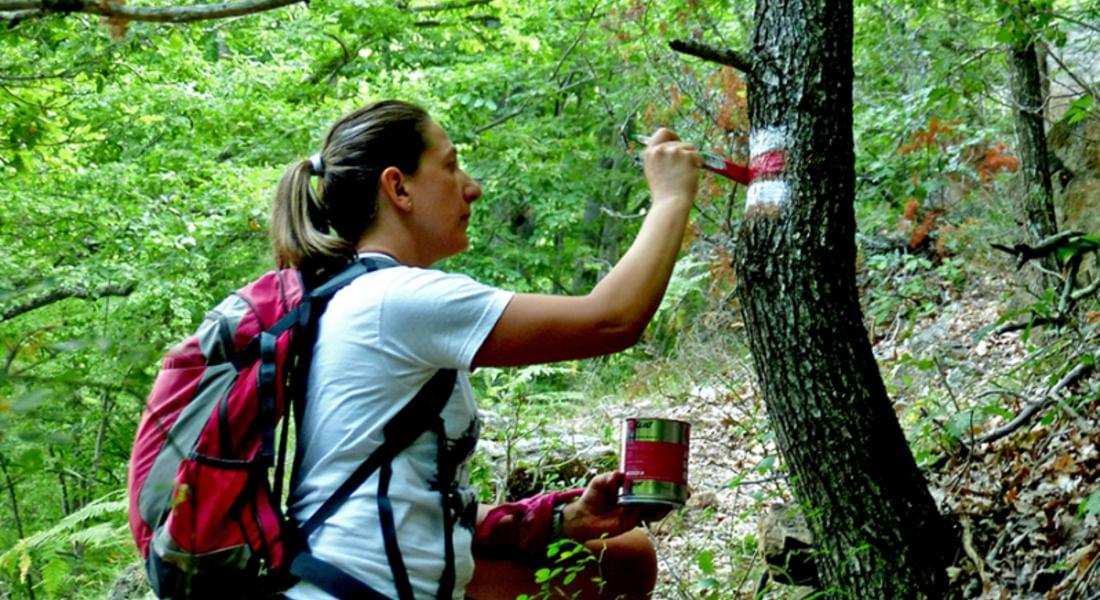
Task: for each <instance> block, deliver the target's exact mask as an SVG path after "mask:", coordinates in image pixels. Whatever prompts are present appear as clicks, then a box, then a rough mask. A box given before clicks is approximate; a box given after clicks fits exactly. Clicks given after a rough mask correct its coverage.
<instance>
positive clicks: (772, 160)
mask: <svg viewBox="0 0 1100 600" xmlns="http://www.w3.org/2000/svg"><path fill="white" fill-rule="evenodd" d="M786 162H787V153H786V152H784V151H782V150H772V151H771V152H765V153H764V154H760V155H757V156H755V157H753V159H752V162H751V163H750V164H749V181H754V180H756V178H758V177H764V176H767V175H778V174H780V173H782V172H783V166H784V165H785V164H786Z"/></svg>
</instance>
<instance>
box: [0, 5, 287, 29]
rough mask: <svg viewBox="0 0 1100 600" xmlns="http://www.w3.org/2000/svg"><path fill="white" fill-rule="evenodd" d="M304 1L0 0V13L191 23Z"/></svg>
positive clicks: (236, 15) (261, 10)
mask: <svg viewBox="0 0 1100 600" xmlns="http://www.w3.org/2000/svg"><path fill="white" fill-rule="evenodd" d="M305 1H306V0H242V1H240V2H221V3H217V4H196V5H192V6H160V7H158V6H134V5H130V4H115V3H113V2H100V1H99V0H0V13H17V14H20V15H23V16H24V18H25V16H26V15H27V13H26V12H25V11H39V12H40V14H42V15H45V14H47V13H60V14H68V13H76V12H78V13H87V14H90V15H99V16H103V17H113V18H116V19H122V20H127V21H151V22H156V23H191V22H194V21H206V20H211V19H225V18H229V17H240V16H243V15H249V14H253V13H258V12H264V11H268V10H273V9H276V8H282V7H284V6H287V5H290V4H297V3H299V2H305Z"/></svg>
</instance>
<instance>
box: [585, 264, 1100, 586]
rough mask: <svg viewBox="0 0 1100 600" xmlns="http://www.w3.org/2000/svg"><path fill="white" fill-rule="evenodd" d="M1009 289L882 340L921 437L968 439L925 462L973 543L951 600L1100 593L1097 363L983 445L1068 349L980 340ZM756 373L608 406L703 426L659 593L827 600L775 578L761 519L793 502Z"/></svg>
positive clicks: (672, 524)
mask: <svg viewBox="0 0 1100 600" xmlns="http://www.w3.org/2000/svg"><path fill="white" fill-rule="evenodd" d="M1006 286H1007V284H1004V283H1002V282H998V281H995V280H993V279H992V278H987V279H985V280H983V281H980V282H969V283H968V285H967V286H966V288H965V289H962V290H959V291H957V292H945V294H944V297H943V298H942V301H943V303H942V304H941V305H940V306H939V307H938V308H937V309H936V310H935V311H932V312H931V313H930V314H928V315H927V316H925V317H923V318H920V319H916V320H914V321H913V322H911V323H908V324H906V325H905V326H904V327H902V326H901V325H895V326H893V327H888V328H884V331H879V332H873V334H872V335H873V336H876V337H877V339H876V341H875V345H874V350H875V354H876V357H877V358H878V360H879V364H880V369H881V371H882V374H883V378H884V379H885V380H886V383H887V386H888V387H889V388H890V391H891V396H892V400H893V402H894V404H895V409H896V412H897V414H898V416H899V420H900V422H901V423H902V425H903V428H905V429H906V432H907V434H909V435H910V437H911V438H912V437H913V435H914V432H918V433H917V435H924V436H925V438H930V439H942V436H939V435H938V432H940V430H942V431H943V432H947V431H948V430H949V429H951V428H952V427H954V428H955V431H957V432H960V431H961V432H962V433H957V434H956V436H955V438H954V439H956V440H959V439H961V440H962V442H963V444H964V445H959V444H957V443H956V444H954V445H953V447H952V446H951V445H946V446H939V447H931V448H930V451H929V452H928V453H927V454H925V453H923V452H915V454H916V455H917V458H918V461H919V462H920V463H921V466H922V469H923V470H924V472H925V475H926V477H927V478H928V480H929V484H930V488H931V492H932V495H933V497H934V498H935V500H936V502H937V504H938V505H939V507H940V510H941V512H942V513H943V514H945V515H947V516H948V518H949V519H950V521H951V522H952V523H953V524H954V526H955V529H956V532H957V533H958V535H959V538H960V539H961V540H962V549H961V550H960V551H959V552H958V554H957V556H956V558H955V561H954V564H953V566H952V567H951V568H950V569H949V570H948V575H949V577H950V579H951V582H952V596H954V597H966V598H983V599H1001V598H1088V599H1094V598H1098V597H1100V567H1098V566H1097V565H1098V564H1100V560H1097V558H1098V555H1100V491H1098V489H1097V482H1098V481H1100V452H1098V448H1100V428H1098V427H1097V417H1098V416H1100V415H1098V412H1100V406H1098V404H1100V403H1098V402H1097V401H1096V398H1097V394H1096V391H1095V390H1096V389H1097V386H1098V385H1100V378H1098V377H1097V375H1096V374H1095V372H1094V371H1093V370H1092V369H1083V368H1082V369H1078V370H1077V371H1078V372H1079V373H1080V376H1078V377H1067V376H1061V377H1060V379H1063V380H1065V381H1064V385H1063V386H1062V387H1061V388H1060V389H1059V390H1058V391H1057V393H1055V394H1050V399H1051V400H1052V401H1051V402H1048V403H1046V404H1045V405H1044V406H1045V408H1044V410H1041V411H1038V412H1037V414H1036V415H1035V417H1034V418H1033V419H1031V420H1029V421H1028V422H1026V423H1024V424H1023V425H1022V426H1020V427H1018V428H1017V429H1014V430H1013V431H1012V432H1011V433H1007V434H1005V435H1004V436H1003V437H1001V438H1000V439H998V440H996V441H990V442H988V443H983V442H981V441H979V440H981V438H982V436H983V435H990V434H991V433H992V432H994V431H996V430H997V429H998V428H1004V427H1005V426H1006V424H1007V423H1009V422H1010V420H1011V418H1012V417H1013V416H1014V415H1015V414H1016V413H1018V412H1020V411H1021V410H1023V409H1024V408H1026V407H1027V406H1028V405H1029V404H1031V403H1034V402H1039V401H1042V400H1043V399H1044V398H1045V397H1047V394H1048V391H1049V390H1051V389H1052V388H1053V387H1055V385H1056V380H1057V379H1059V377H1054V375H1056V374H1051V375H1050V376H1046V377H1044V376H1042V375H1043V374H1042V373H1041V372H1039V373H1035V372H1034V371H1035V370H1036V369H1039V370H1041V369H1043V366H1042V364H1043V363H1042V362H1041V361H1042V358H1043V357H1044V356H1047V357H1048V358H1049V354H1050V353H1052V352H1054V351H1055V350H1057V349H1058V348H1056V346H1057V345H1059V344H1063V345H1064V344H1067V343H1069V342H1065V341H1064V340H1059V339H1052V340H1048V341H1044V342H1042V343H1040V341H1038V334H1036V335H1033V336H1032V337H1031V340H1030V342H1028V341H1027V338H1026V336H1024V335H1023V334H1022V333H1021V332H1011V333H1003V334H993V333H990V334H988V335H985V336H984V337H981V338H980V339H978V338H979V336H978V335H977V334H978V332H979V331H982V329H983V328H985V327H987V326H989V325H990V324H992V323H994V322H995V321H996V320H997V319H998V317H999V316H1000V315H1001V314H1002V313H1003V312H1004V310H1005V309H1004V300H1003V298H1004V297H1005V295H1004V294H1003V292H1004V291H1005V288H1006ZM1077 342H1082V340H1077ZM1083 343H1091V344H1093V345H1095V344H1096V341H1095V339H1093V340H1091V341H1089V340H1083ZM1044 344H1045V345H1044ZM1093 350H1095V348H1093ZM922 357H924V358H922ZM929 359H930V360H929ZM1060 366H1064V365H1060ZM741 367H743V368H741ZM741 367H739V368H735V369H734V371H737V372H736V373H731V374H730V377H729V378H728V379H726V381H725V382H724V383H723V384H722V385H720V386H712V387H697V388H695V389H693V390H691V392H690V393H687V394H681V395H676V394H671V395H669V394H665V395H656V396H653V397H652V398H651V399H649V400H644V399H643V400H631V401H630V403H629V405H617V406H612V407H610V408H608V409H606V410H607V411H608V414H607V415H606V416H607V417H608V418H610V419H613V420H614V419H620V418H622V417H625V416H639V415H649V416H658V415H659V416H662V417H667V418H675V419H683V420H687V421H690V422H691V423H692V425H693V429H692V436H691V437H692V440H691V460H690V467H689V472H690V483H691V486H692V489H693V496H692V498H691V499H690V500H689V502H688V505H687V506H686V507H685V509H683V510H681V511H678V512H677V513H674V514H673V515H671V516H670V517H668V518H666V519H665V520H664V521H663V522H661V523H658V524H654V525H652V526H651V528H650V532H651V534H652V539H653V540H654V542H655V544H656V546H657V549H658V556H659V561H660V566H661V576H660V580H659V584H658V588H657V593H656V596H655V597H657V598H669V599H671V598H734V597H736V598H794V597H799V598H801V597H807V596H812V595H813V589H812V588H807V587H794V586H782V585H775V584H770V583H766V582H765V581H763V580H762V573H763V570H762V560H763V559H762V558H761V556H762V555H761V552H760V551H759V550H758V544H757V539H758V537H759V534H758V532H757V522H758V520H759V519H760V518H761V516H762V515H764V514H765V513H766V512H767V509H768V507H769V506H770V505H771V504H773V503H779V502H790V501H792V496H791V493H790V490H789V488H788V486H787V482H786V474H785V473H786V471H785V470H784V469H783V467H782V465H781V460H780V459H779V458H778V457H777V450H776V447H775V444H774V442H773V441H772V435H771V434H770V432H769V431H770V430H769V427H768V424H767V420H766V416H765V410H764V406H763V401H762V398H761V396H760V394H759V391H758V390H757V389H755V387H754V386H753V383H752V381H751V376H748V373H749V369H748V368H747V365H742V366H741ZM1052 378H1053V379H1054V380H1053V381H1052ZM1088 390H1091V392H1089V391H1088ZM1081 396H1083V397H1085V401H1084V402H1082V401H1080V397H1081ZM1075 400H1076V403H1075ZM960 425H965V427H961V428H960ZM922 431H923V432H924V433H923V434H921V433H920V432H922ZM929 444H930V442H929V440H928V439H925V440H924V441H922V442H918V444H917V445H922V446H929ZM966 448H969V450H967V449H966Z"/></svg>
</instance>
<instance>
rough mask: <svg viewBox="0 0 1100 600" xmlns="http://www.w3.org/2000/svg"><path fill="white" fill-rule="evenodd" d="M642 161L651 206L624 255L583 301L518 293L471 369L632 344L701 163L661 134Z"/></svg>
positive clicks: (653, 303)
mask: <svg viewBox="0 0 1100 600" xmlns="http://www.w3.org/2000/svg"><path fill="white" fill-rule="evenodd" d="M644 162H645V173H646V180H647V181H648V183H649V189H650V193H651V195H652V198H653V201H652V205H651V207H650V209H649V213H648V214H647V215H646V218H645V221H644V222H643V223H642V228H641V230H640V231H638V236H637V237H636V238H635V239H634V243H633V244H631V246H630V250H628V251H627V253H626V254H625V255H624V256H623V257H622V259H620V260H619V262H618V263H617V264H616V265H615V267H614V268H613V269H612V270H611V272H610V273H608V274H607V276H606V277H604V278H603V279H602V280H601V281H600V282H599V283H598V284H596V287H595V288H593V289H592V292H591V293H589V294H588V295H585V296H553V295H542V294H517V295H516V297H515V298H513V299H512V301H511V302H510V303H509V304H508V307H507V308H506V309H505V310H504V313H503V314H502V315H501V317H500V319H499V320H498V321H497V323H496V326H495V327H494V328H493V331H492V332H491V333H490V334H489V336H488V337H487V338H486V339H485V342H483V343H482V345H481V348H480V349H479V350H478V352H477V354H476V355H475V356H474V360H473V366H474V367H503V366H516V365H527V364H535V363H545V362H553V361H559V360H571V359H578V358H588V357H591V356H598V355H601V354H609V353H611V352H616V351H619V350H623V349H625V348H629V347H630V346H632V345H634V344H635V343H636V342H637V341H638V339H639V338H640V337H641V335H642V332H643V331H645V328H646V325H648V324H649V320H650V319H651V318H652V317H653V313H654V312H656V311H657V307H658V306H659V305H660V303H661V298H662V297H663V296H664V293H665V288H666V287H667V286H668V280H669V277H670V276H671V275H672V267H673V265H674V264H675V262H676V255H677V253H678V252H679V250H680V244H681V242H682V241H683V236H684V229H685V227H686V225H687V220H688V212H689V211H690V210H691V205H692V201H693V200H694V198H695V192H696V190H697V188H698V173H699V167H700V165H701V164H702V158H701V157H700V156H699V153H698V152H697V151H696V149H695V148H694V147H693V146H691V145H689V144H685V143H682V142H680V141H679V140H678V139H677V137H676V135H675V134H674V133H672V132H671V131H669V130H667V129H661V130H660V131H658V132H657V133H656V134H655V135H654V136H653V137H652V138H651V140H650V143H649V146H647V147H646V150H645V154H644Z"/></svg>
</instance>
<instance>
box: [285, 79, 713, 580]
mask: <svg viewBox="0 0 1100 600" xmlns="http://www.w3.org/2000/svg"><path fill="white" fill-rule="evenodd" d="M644 158H645V172H646V178H647V180H648V183H649V188H650V191H651V193H652V196H653V203H652V207H651V208H650V210H649V213H648V215H647V216H646V219H645V221H644V223H643V225H642V228H641V230H640V231H639V233H638V237H637V238H636V240H635V242H634V243H633V245H632V246H631V248H630V250H629V251H628V252H627V253H626V255H624V256H623V258H622V260H620V261H619V263H618V264H617V265H616V266H615V268H614V269H613V270H612V271H611V272H610V273H609V274H608V275H607V276H606V277H605V278H604V279H603V280H602V281H600V283H599V284H598V285H596V287H595V288H594V289H593V290H592V292H591V293H590V294H588V295H586V296H577V297H569V296H550V295H537V294H514V293H511V292H506V291H503V290H499V289H496V288H492V287H488V286H485V285H482V284H480V283H477V282H475V281H473V280H472V279H470V278H468V277H465V276H462V275H454V274H447V273H443V272H440V271H437V270H433V269H430V267H431V265H433V264H434V263H436V262H437V261H439V260H441V259H444V258H446V257H448V256H452V255H455V254H457V253H459V252H462V251H463V250H465V249H466V248H467V246H468V245H469V240H468V238H467V234H466V230H467V226H468V224H469V217H470V212H471V210H472V205H473V203H474V202H475V201H476V200H477V199H478V198H479V197H480V196H481V188H480V186H479V185H478V184H477V182H475V181H474V180H473V179H471V178H470V176H469V175H467V174H466V173H465V172H464V171H463V170H462V169H461V167H460V166H459V164H458V158H457V153H456V150H455V147H454V145H453V144H452V143H451V142H450V140H449V139H448V137H447V134H446V132H444V131H443V129H442V128H441V127H440V126H439V125H438V124H436V123H435V122H434V121H433V120H432V119H431V118H430V117H429V116H428V115H427V114H426V113H425V112H424V111H423V110H422V109H420V108H419V107H417V106H414V105H411V104H408V103H405V102H400V101H384V102H379V103H376V104H373V105H371V106H368V107H365V108H362V109H359V110H356V111H355V112H352V113H351V114H349V115H347V116H345V117H344V118H343V119H341V120H340V121H339V122H337V123H336V124H335V125H334V126H333V127H332V129H331V130H330V131H329V133H328V135H327V137H326V139H325V142H324V146H323V148H322V150H321V152H320V153H319V154H317V155H314V156H313V157H311V159H310V160H306V161H302V162H300V163H298V164H296V165H294V166H292V167H290V168H289V169H288V170H287V172H286V174H285V175H284V176H283V179H282V180H281V181H280V184H279V188H278V190H277V192H276V198H275V203H274V207H273V212H272V230H271V231H272V241H273V245H274V249H275V256H276V260H277V262H278V263H279V265H280V266H284V267H285V266H295V267H300V268H302V270H303V272H304V273H306V275H307V278H308V277H313V278H317V279H320V278H323V277H324V275H325V274H326V273H330V272H332V271H333V270H334V269H336V268H337V267H338V266H339V265H343V264H346V263H347V262H348V261H349V260H352V259H353V258H355V257H356V256H360V257H365V258H370V259H373V260H374V261H376V262H378V263H380V264H382V265H383V266H388V268H383V269H380V270H378V271H375V272H372V273H370V274H368V275H365V276H362V277H360V278H359V279H357V280H356V281H354V282H353V283H351V284H350V285H348V286H347V287H346V288H344V289H343V290H341V291H340V292H338V293H337V294H336V295H335V296H334V297H333V299H332V300H331V302H330V303H329V306H328V308H327V310H326V311H325V313H324V315H323V316H322V318H321V320H320V325H319V329H318V336H317V342H316V345H315V347H314V353H313V357H312V362H311V368H310V369H311V370H310V375H309V382H308V386H307V388H308V390H307V395H306V398H307V400H306V404H305V406H306V408H305V411H304V414H303V415H301V429H300V431H299V436H298V438H299V454H298V457H297V461H298V469H297V476H296V480H295V483H294V485H293V486H292V493H291V500H290V510H291V514H292V515H293V516H294V517H295V518H296V519H297V520H298V521H299V522H304V521H306V520H307V519H308V518H309V517H310V516H311V515H312V514H313V513H314V512H315V511H317V509H318V507H319V506H320V505H321V504H322V503H323V502H324V500H325V499H326V498H328V497H329V496H331V495H332V494H333V492H334V490H335V489H336V488H337V487H338V486H339V485H340V484H341V483H342V482H343V481H345V480H346V479H347V478H348V476H349V474H350V473H351V472H352V471H353V470H354V469H355V468H356V467H357V466H358V465H359V464H360V463H361V462H362V461H363V460H364V457H366V456H368V455H370V454H371V453H372V452H373V451H374V450H376V449H377V448H378V447H379V445H380V444H381V442H382V439H383V429H384V426H385V424H386V423H387V422H389V421H390V419H392V418H393V417H394V415H396V414H397V413H398V411H400V410H401V409H402V408H403V407H405V406H406V405H408V404H409V402H410V401H411V399H412V398H413V397H414V396H416V394H417V393H418V391H420V390H421V388H423V387H425V385H426V383H427V382H429V381H430V380H432V378H433V377H434V376H435V375H436V374H437V373H438V372H440V370H451V369H453V370H455V371H457V373H458V375H457V379H456V382H455V384H454V385H453V389H452V388H450V387H448V388H447V389H448V392H449V399H447V400H446V405H445V406H444V408H443V410H442V419H443V423H444V425H443V428H444V429H445V432H446V435H445V437H446V439H445V444H440V443H439V441H440V439H439V438H438V437H437V436H435V435H432V434H430V433H428V434H424V435H421V436H420V437H418V438H417V439H416V441H415V442H414V443H413V444H412V445H410V446H409V447H408V448H407V449H406V450H404V451H403V452H401V453H400V455H398V456H397V458H396V459H394V460H393V462H392V471H391V472H389V473H387V474H386V475H385V481H384V482H383V481H381V480H379V477H382V476H381V475H374V476H372V478H371V479H369V480H368V481H367V483H366V484H364V485H362V486H360V487H359V488H358V489H357V490H356V491H355V492H354V493H353V494H352V495H351V496H350V498H348V500H347V501H346V502H345V503H344V504H343V505H342V506H340V508H339V509H338V510H337V511H336V512H335V513H334V514H333V515H332V516H331V517H329V518H327V519H325V520H324V524H323V525H321V526H320V527H319V528H318V529H317V530H315V531H314V532H313V533H312V534H311V535H310V537H309V540H308V545H309V550H310V553H311V554H312V555H313V556H314V557H316V558H318V559H320V560H321V561H324V562H325V563H328V564H330V565H332V566H334V567H336V568H338V569H339V570H340V571H343V572H344V573H346V574H348V575H350V576H352V577H354V578H355V579H356V580H359V581H361V582H364V583H366V584H367V585H369V586H370V587H372V588H374V589H375V590H377V591H379V592H380V593H381V595H382V596H388V597H416V598H434V597H437V596H442V597H454V598H463V597H473V598H515V597H516V595H517V594H520V593H533V592H536V591H537V590H538V586H537V585H536V584H535V583H534V566H533V562H532V560H531V559H534V558H536V557H538V556H539V555H541V556H542V557H545V548H546V542H547V540H548V539H550V538H551V537H552V536H554V535H558V536H565V537H572V538H573V539H576V540H578V541H581V542H585V543H586V544H587V545H588V546H589V547H590V548H592V549H594V550H596V551H597V552H599V553H601V555H602V560H601V563H600V565H599V569H598V570H597V571H598V573H599V574H600V576H601V577H602V579H603V580H604V581H605V583H604V590H603V593H604V595H605V597H616V596H620V597H621V596H627V597H645V596H646V595H647V594H648V592H649V591H650V590H652V587H653V585H654V582H655V578H656V562H655V557H654V552H653V548H652V546H651V545H650V543H649V541H648V539H647V538H646V536H645V535H644V533H643V532H640V531H639V530H636V529H635V526H636V525H637V524H638V522H639V514H638V512H637V511H636V510H627V509H623V508H621V507H619V506H617V504H616V494H617V488H618V486H619V484H620V483H621V475H618V474H605V475H601V476H598V477H596V478H595V479H593V481H592V482H591V483H590V484H589V485H588V487H587V488H586V489H585V490H584V493H583V494H581V495H579V496H578V495H577V494H558V495H550V496H544V497H540V498H536V499H534V500H532V501H530V502H528V503H526V504H525V503H517V504H513V505H507V506H505V507H498V508H496V509H490V508H488V507H481V508H480V510H479V507H478V506H477V503H476V494H475V493H474V491H473V490H471V489H470V487H469V484H468V482H469V477H468V473H467V470H466V463H467V461H468V458H469V456H470V454H471V453H472V451H473V449H474V446H475V444H476V441H477V436H478V430H479V423H478V420H477V407H476V403H475V401H474V398H473V394H472V392H471V388H470V384H469V381H468V379H467V374H468V372H469V371H471V370H473V369H475V368H477V367H502V366H515V365H526V364H534V363H544V362H551V361H559V360H570V359H579V358H587V357H591V356H596V355H601V354H607V353H611V352H616V351H619V350H622V349H624V348H627V347H629V346H631V345H633V344H634V343H635V342H636V341H637V340H638V338H639V336H640V335H641V334H642V332H643V331H644V329H645V327H646V325H647V323H648V322H649V320H650V318H651V317H652V316H653V313H654V312H655V311H656V309H657V306H658V304H659V303H660V301H661V297H662V295H663V294H664V290H665V287H666V285H667V283H668V279H669V276H670V274H671V272H672V267H673V263H674V262H675V259H676V254H677V252H678V250H679V247H680V243H681V239H682V236H683V232H684V228H685V225H686V223H687V217H688V211H689V209H690V207H691V204H692V199H693V197H694V195H695V192H696V185H697V174H698V168H699V166H700V164H701V159H700V157H699V154H698V153H697V152H696V151H695V149H694V148H693V147H691V146H689V145H687V144H684V143H681V142H679V141H678V140H677V139H676V136H675V135H674V134H672V132H670V131H667V130H663V129H662V130H660V131H658V132H657V133H656V134H655V135H654V136H653V138H652V141H651V143H650V145H649V147H648V148H647V149H646V151H645V155H644ZM314 182H315V183H316V187H314ZM434 417H435V415H425V418H434ZM444 465H445V466H447V467H448V468H450V473H449V474H450V475H453V477H448V478H446V479H449V480H452V481H453V482H454V483H453V485H451V486H450V488H449V489H443V488H444V487H445V483H444V478H443V477H442V476H441V475H440V473H442V472H443V470H444ZM433 488H435V489H433ZM441 494H442V495H443V496H444V497H450V498H451V499H452V501H450V502H448V501H444V502H441V501H440V497H441ZM387 495H388V501H387V503H386V504H385V506H384V507H383V504H382V503H381V501H380V497H385V496H387ZM448 495H449V496H448ZM445 506H446V507H445ZM382 513H386V514H382ZM386 519H390V520H391V521H392V523H391V527H395V528H396V532H397V534H396V536H397V542H396V544H394V543H392V542H391V543H390V544H389V546H390V547H387V543H386V540H385V539H384V536H382V535H381V534H380V531H381V530H382V525H383V524H384V523H385V522H386ZM452 524H453V535H452V537H451V539H450V540H449V541H450V542H451V543H448V540H447V539H446V538H447V536H445V535H443V536H441V535H440V532H443V531H445V530H446V529H448V528H449V527H448V526H449V525H452ZM475 537H476V540H475ZM601 537H603V538H604V539H603V540H601V539H600V538H601ZM441 538H443V539H441ZM393 546H396V550H395V548H394V547H393ZM395 552H396V556H397V559H396V560H397V563H398V565H399V567H400V568H398V567H395V566H394V555H395ZM452 554H453V557H454V560H453V566H449V565H448V564H446V563H448V561H447V560H445V557H446V556H448V555H452ZM594 570H596V569H594ZM396 571H401V572H402V573H401V574H400V575H398V574H395V573H396ZM586 579H587V578H586V577H578V578H577V582H576V583H575V584H574V586H573V587H574V588H577V586H588V588H591V592H592V593H591V594H590V593H589V591H588V590H587V589H586V591H585V592H584V595H585V596H586V597H595V595H596V594H597V593H598V591H597V590H596V589H595V588H594V586H593V584H592V583H591V582H588V581H585V580H586ZM577 589H580V588H577ZM287 596H289V597H290V598H295V599H306V598H329V597H331V596H330V595H328V594H326V593H325V592H324V591H322V590H321V589H320V588H318V587H317V586H315V585H313V584H311V583H310V582H308V581H302V582H300V583H299V584H297V585H296V586H295V587H293V588H292V589H290V590H289V591H288V592H287Z"/></svg>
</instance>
